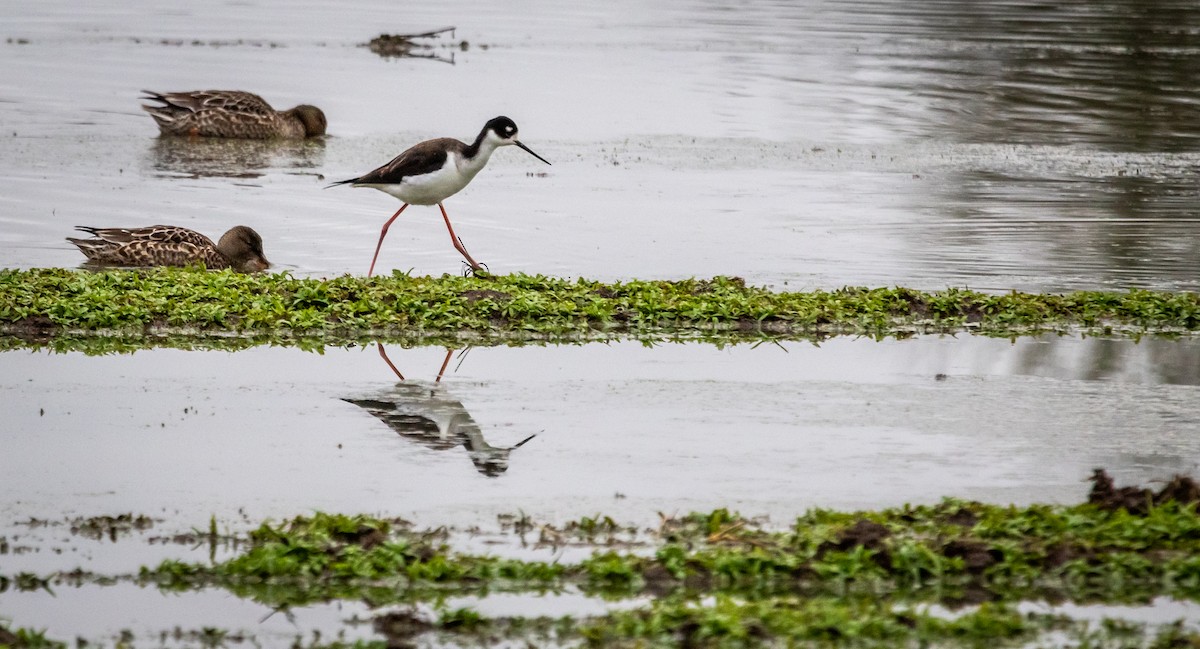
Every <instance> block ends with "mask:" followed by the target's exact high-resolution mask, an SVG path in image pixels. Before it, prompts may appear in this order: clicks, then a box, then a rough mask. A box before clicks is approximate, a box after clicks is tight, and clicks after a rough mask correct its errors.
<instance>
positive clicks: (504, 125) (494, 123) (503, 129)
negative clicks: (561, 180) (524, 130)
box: [483, 115, 550, 164]
mask: <svg viewBox="0 0 1200 649" xmlns="http://www.w3.org/2000/svg"><path fill="white" fill-rule="evenodd" d="M483 135H484V137H485V138H489V137H494V138H496V140H497V141H496V144H497V145H498V146H506V145H509V144H515V145H517V146H519V147H521V148H522V149H524V150H525V151H526V152H527V153H529V155H531V156H533V157H535V158H537V159H538V160H541V161H542V162H545V163H546V164H550V161H548V160H546V159H545V158H543V157H542V156H540V155H538V154H536V153H534V152H533V149H530V148H529V147H527V146H525V145H524V144H521V141H520V140H518V139H517V123H516V122H514V121H512V120H511V119H509V118H507V117H504V116H503V115H501V116H500V117H493V118H492V119H490V120H488V123H487V124H484V125H483Z"/></svg>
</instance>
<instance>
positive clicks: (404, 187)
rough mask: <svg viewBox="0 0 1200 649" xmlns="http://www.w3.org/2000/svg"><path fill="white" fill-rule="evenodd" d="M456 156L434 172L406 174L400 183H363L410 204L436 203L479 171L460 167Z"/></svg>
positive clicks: (456, 189) (468, 181)
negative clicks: (415, 174) (456, 162)
mask: <svg viewBox="0 0 1200 649" xmlns="http://www.w3.org/2000/svg"><path fill="white" fill-rule="evenodd" d="M455 157H456V156H454V155H448V156H446V164H444V165H442V168H441V169H438V170H437V171H434V172H433V173H427V174H422V175H420V176H406V177H405V178H404V179H403V180H402V181H401V182H400V184H398V185H380V184H363V185H359V186H360V187H373V188H375V189H378V190H379V191H381V192H385V193H388V194H391V195H392V196H395V197H396V198H398V199H400V200H402V201H404V202H405V203H408V204H410V205H436V204H438V203H440V202H442V201H444V200H446V199H447V198H449V197H451V196H453V195H455V194H457V193H458V192H459V191H461V190H462V188H463V187H466V186H467V183H470V182H471V179H472V178H474V177H475V174H476V173H479V169H478V168H473V167H471V166H464V167H461V168H460V167H459V166H458V165H456V164H455V163H454V159H455Z"/></svg>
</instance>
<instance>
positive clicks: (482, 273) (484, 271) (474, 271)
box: [463, 260, 492, 278]
mask: <svg viewBox="0 0 1200 649" xmlns="http://www.w3.org/2000/svg"><path fill="white" fill-rule="evenodd" d="M463 266H465V268H463V277H479V278H486V277H491V276H492V271H491V270H489V269H488V267H487V264H479V265H476V266H472V265H471V264H469V263H467V262H466V261H465V260H464V261H463Z"/></svg>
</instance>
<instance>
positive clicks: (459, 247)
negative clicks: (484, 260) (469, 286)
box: [380, 203, 483, 270]
mask: <svg viewBox="0 0 1200 649" xmlns="http://www.w3.org/2000/svg"><path fill="white" fill-rule="evenodd" d="M438 207H440V208H441V209H442V218H443V219H445V221H446V229H447V230H449V231H450V241H452V242H453V243H454V249H455V250H457V251H458V252H459V253H460V254H461V255H462V256H463V258H464V259H466V260H467V263H468V264H471V270H482V269H483V266H480V265H479V262H477V261H475V260H474V259H473V258H472V257H471V253H469V252H467V249H466V247H464V246H463V244H462V241H459V240H458V235H457V234H454V226H453V225H450V217H449V216H447V215H446V207H445V206H444V205H442V204H441V203H438ZM380 241H382V239H380Z"/></svg>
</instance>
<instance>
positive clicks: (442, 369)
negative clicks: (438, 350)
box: [433, 347, 454, 383]
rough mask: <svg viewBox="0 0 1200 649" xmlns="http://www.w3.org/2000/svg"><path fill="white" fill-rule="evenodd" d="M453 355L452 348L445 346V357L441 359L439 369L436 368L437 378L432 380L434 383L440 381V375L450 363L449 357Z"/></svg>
mask: <svg viewBox="0 0 1200 649" xmlns="http://www.w3.org/2000/svg"><path fill="white" fill-rule="evenodd" d="M453 355H454V350H453V349H451V348H449V347H447V348H446V358H445V360H443V361H442V367H441V369H439V370H438V375H437V378H436V379H434V380H433V382H434V383H441V382H442V375H443V374H445V373H446V366H447V365H449V364H450V357H451V356H453Z"/></svg>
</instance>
